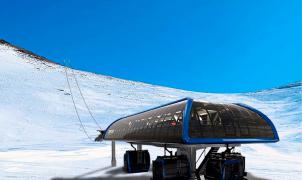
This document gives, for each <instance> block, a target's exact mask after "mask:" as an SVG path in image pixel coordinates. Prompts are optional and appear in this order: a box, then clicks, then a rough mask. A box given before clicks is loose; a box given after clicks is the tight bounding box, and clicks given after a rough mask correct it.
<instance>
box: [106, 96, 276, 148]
mask: <svg viewBox="0 0 302 180" xmlns="http://www.w3.org/2000/svg"><path fill="white" fill-rule="evenodd" d="M104 139H105V140H120V141H127V142H141V143H144V142H145V143H179V144H233V143H236V144H242V143H266V142H277V141H278V140H279V137H278V133H277V131H276V128H275V127H274V125H273V123H272V121H271V120H270V119H269V118H268V117H267V116H266V115H264V114H263V113H261V112H260V111H258V110H256V109H254V108H252V107H250V106H247V105H244V104H214V103H206V102H198V101H194V100H193V99H191V98H184V99H180V100H177V101H174V102H171V103H168V104H165V105H162V106H158V107H155V108H152V109H149V110H146V111H143V112H140V113H136V114H133V115H130V116H126V117H123V118H120V119H118V120H116V121H114V122H113V123H112V124H111V125H109V127H108V128H107V129H106V131H105V134H104Z"/></svg>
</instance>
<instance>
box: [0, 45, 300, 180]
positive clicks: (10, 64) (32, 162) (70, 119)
mask: <svg viewBox="0 0 302 180" xmlns="http://www.w3.org/2000/svg"><path fill="white" fill-rule="evenodd" d="M66 70H67V74H68V78H69V81H70V85H71V90H72V93H73V95H74V97H75V103H76V106H77V107H78V110H79V115H80V117H81V120H82V121H83V124H84V127H85V130H86V131H87V133H88V134H89V136H91V137H92V138H94V137H95V136H96V135H97V132H96V130H97V129H98V126H97V125H96V123H94V121H93V119H92V118H91V117H90V115H89V113H88V111H87V109H86V107H85V104H84V102H83V99H82V98H81V94H80V91H79V89H78V87H77V86H76V81H75V80H76V79H77V80H78V84H79V86H80V88H81V90H82V94H83V96H84V97H85V100H86V102H87V104H88V106H89V107H90V109H91V112H92V113H93V115H94V117H95V118H96V120H97V121H98V123H99V124H100V125H101V127H103V128H105V127H107V126H108V124H109V123H110V122H112V121H113V120H115V119H117V118H118V117H121V116H124V115H126V114H131V113H134V112H137V111H141V110H143V109H146V108H149V107H153V106H156V105H160V104H163V103H166V102H169V101H172V100H176V99H180V98H183V97H193V98H197V99H202V100H204V101H212V102H227V103H236V102H240V103H245V104H248V105H251V106H253V107H255V108H257V109H259V110H261V111H262V112H264V113H265V114H267V115H268V116H269V117H270V118H271V119H272V121H273V122H274V124H275V125H276V128H277V130H278V132H279V136H280V142H278V143H276V144H256V145H252V144H251V145H243V146H242V147H241V148H240V149H241V152H242V153H243V155H245V156H246V158H247V170H248V171H249V172H251V173H253V174H254V175H256V176H260V177H263V178H268V179H299V178H300V177H302V82H297V83H294V84H290V85H286V86H282V87H279V88H275V89H269V90H263V91H259V92H254V93H241V94H240V93H238V94H213V93H199V92H190V91H184V90H179V89H172V88H167V87H161V86H155V85H150V84H145V83H140V82H133V81H127V80H122V79H117V78H113V77H109V76H103V75H97V74H93V73H89V72H83V71H78V70H72V69H69V68H67V69H66ZM73 72H74V73H75V77H76V79H75V77H74V76H73ZM70 94H71V92H70V91H69V88H68V85H67V81H66V75H65V68H64V66H61V65H59V64H56V63H53V62H51V61H49V60H47V59H46V58H44V57H41V56H37V55H35V54H34V53H31V52H29V51H27V50H24V49H21V48H18V47H16V46H13V45H10V44H9V43H7V42H5V41H3V40H1V41H0V127H1V131H0V143H1V146H0V169H1V171H0V179H49V178H51V177H54V176H68V175H71V176H75V175H78V174H81V173H84V172H87V171H90V170H95V169H98V168H101V167H106V166H108V165H110V163H109V162H110V160H109V158H110V157H109V152H108V151H109V150H110V149H109V148H108V144H99V143H95V142H92V141H91V140H90V139H88V138H87V137H86V135H85V133H84V132H83V128H82V127H81V125H80V122H79V121H78V119H77V117H76V114H75V110H74V107H73V103H72V99H71V95H70ZM126 148H128V146H127V145H125V144H120V145H118V149H119V150H120V151H118V152H119V154H120V156H119V158H121V156H122V155H121V154H122V153H123V151H124V149H126ZM151 150H153V152H154V153H153V154H152V151H151V154H152V156H153V157H155V156H156V155H157V154H156V152H157V151H158V149H156V148H151ZM120 160H121V159H119V163H121V162H120Z"/></svg>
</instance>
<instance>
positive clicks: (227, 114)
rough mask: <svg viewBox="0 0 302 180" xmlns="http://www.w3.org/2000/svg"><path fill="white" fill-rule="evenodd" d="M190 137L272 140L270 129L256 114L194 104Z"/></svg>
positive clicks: (218, 106) (238, 109)
mask: <svg viewBox="0 0 302 180" xmlns="http://www.w3.org/2000/svg"><path fill="white" fill-rule="evenodd" d="M189 133H190V137H193V138H273V137H274V135H273V132H272V129H271V127H270V126H269V125H268V124H267V123H266V121H265V120H263V119H262V118H261V117H260V116H259V115H258V114H257V113H255V112H253V111H250V110H248V109H246V108H243V107H241V106H237V105H223V104H212V103H201V102H194V103H193V107H192V110H191V119H190V132H189Z"/></svg>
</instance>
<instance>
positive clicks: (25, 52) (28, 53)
mask: <svg viewBox="0 0 302 180" xmlns="http://www.w3.org/2000/svg"><path fill="white" fill-rule="evenodd" d="M1 44H2V45H6V46H9V47H11V48H13V49H14V50H15V51H16V52H17V53H19V54H21V55H25V56H28V57H31V58H34V59H37V60H40V61H44V62H47V63H51V64H56V65H61V66H65V65H62V64H60V63H57V62H54V61H52V60H50V59H48V58H46V57H44V56H41V55H38V54H36V53H34V52H32V51H30V50H27V49H25V48H22V47H20V46H16V45H14V44H12V43H10V42H8V41H6V40H4V39H0V45H1ZM80 71H82V70H80ZM83 72H85V71H83ZM90 73H92V74H97V75H102V74H100V73H93V72H90ZM108 77H110V76H108ZM112 78H114V77H112ZM117 79H120V78H117ZM121 80H124V79H121ZM134 82H139V81H134ZM141 83H144V82H141ZM146 84H148V83H146ZM297 86H302V80H301V81H296V82H292V83H289V84H283V85H280V86H277V87H273V88H269V89H262V90H257V91H251V92H246V93H253V92H261V91H267V90H271V89H284V88H292V87H297ZM234 94H236V93H234Z"/></svg>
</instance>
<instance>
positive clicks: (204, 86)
mask: <svg viewBox="0 0 302 180" xmlns="http://www.w3.org/2000/svg"><path fill="white" fill-rule="evenodd" d="M0 5H1V11H0V17H1V23H0V38H3V39H5V40H7V41H9V42H11V43H13V44H16V45H18V46H21V47H24V48H26V49H29V50H31V51H33V52H35V53H38V54H40V55H43V56H46V57H48V58H49V59H52V60H54V61H56V62H59V63H63V60H64V59H68V60H70V61H71V63H72V66H73V67H74V68H76V69H81V70H85V71H91V72H95V73H99V74H104V75H110V76H114V77H118V78H123V79H130V80H134V81H142V82H146V83H152V84H158V85H163V86H169V87H175V88H180V89H186V90H193V91H204V92H247V91H255V90H260V89H266V88H272V87H276V86H279V85H283V84H287V83H290V82H294V81H298V80H302V18H301V16H302V12H301V9H302V4H301V0H250V1H243V0H224V1H222V0H214V1H213V0H192V1H183V0H182V1H176V0H171V1H168V0H167V1H162V0H160V1H156V0H150V1H148V0H136V1H132V0H94V1H93V0H87V1H74V0H73V1H72V0H70V1H63V0H49V1H47V0H43V1H40V0H39V1H38V0H37V1H33V0H0Z"/></svg>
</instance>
